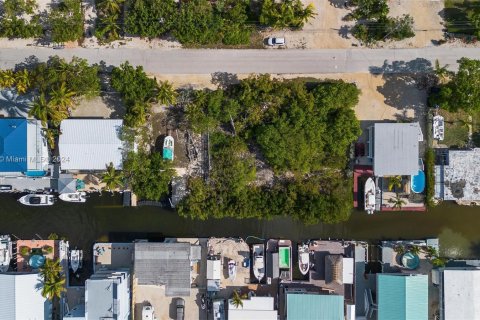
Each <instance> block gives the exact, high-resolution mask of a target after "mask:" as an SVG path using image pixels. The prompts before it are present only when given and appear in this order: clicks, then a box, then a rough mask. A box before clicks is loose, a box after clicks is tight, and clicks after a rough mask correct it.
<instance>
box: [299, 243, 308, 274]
mask: <svg viewBox="0 0 480 320" xmlns="http://www.w3.org/2000/svg"><path fill="white" fill-rule="evenodd" d="M298 268H299V269H300V272H301V273H302V274H303V275H306V274H307V273H308V270H310V253H309V250H308V245H306V244H302V245H298Z"/></svg>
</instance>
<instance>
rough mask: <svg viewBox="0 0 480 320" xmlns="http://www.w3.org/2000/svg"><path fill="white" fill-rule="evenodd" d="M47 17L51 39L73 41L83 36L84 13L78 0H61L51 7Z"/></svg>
mask: <svg viewBox="0 0 480 320" xmlns="http://www.w3.org/2000/svg"><path fill="white" fill-rule="evenodd" d="M47 18H48V24H49V25H50V29H51V31H52V34H51V37H52V40H53V41H55V42H66V41H75V40H79V39H81V38H82V37H83V18H84V15H83V10H82V3H81V1H80V0H63V1H62V2H60V3H59V4H58V5H56V6H55V7H53V8H52V10H51V11H50V13H49V15H48V17H47Z"/></svg>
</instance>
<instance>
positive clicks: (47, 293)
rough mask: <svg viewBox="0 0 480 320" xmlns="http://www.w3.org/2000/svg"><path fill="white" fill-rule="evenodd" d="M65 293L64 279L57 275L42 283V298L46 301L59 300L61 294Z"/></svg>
mask: <svg viewBox="0 0 480 320" xmlns="http://www.w3.org/2000/svg"><path fill="white" fill-rule="evenodd" d="M64 291H65V277H64V276H62V275H60V274H58V276H57V277H55V278H51V279H48V280H47V281H44V282H43V287H42V297H44V298H47V299H48V300H53V299H54V298H61V296H62V292H64Z"/></svg>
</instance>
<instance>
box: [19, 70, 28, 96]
mask: <svg viewBox="0 0 480 320" xmlns="http://www.w3.org/2000/svg"><path fill="white" fill-rule="evenodd" d="M15 82H16V85H15V87H16V88H17V92H18V93H20V94H23V93H25V92H27V90H28V88H30V73H29V72H28V70H27V69H23V70H22V71H17V72H16V73H15Z"/></svg>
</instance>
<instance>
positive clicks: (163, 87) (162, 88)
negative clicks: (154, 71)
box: [157, 81, 177, 105]
mask: <svg viewBox="0 0 480 320" xmlns="http://www.w3.org/2000/svg"><path fill="white" fill-rule="evenodd" d="M176 99H177V92H176V91H175V89H174V88H173V85H172V84H171V83H170V82H168V81H161V82H160V84H159V85H158V92H157V101H158V102H159V103H161V104H167V105H173V104H175V101H176Z"/></svg>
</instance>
